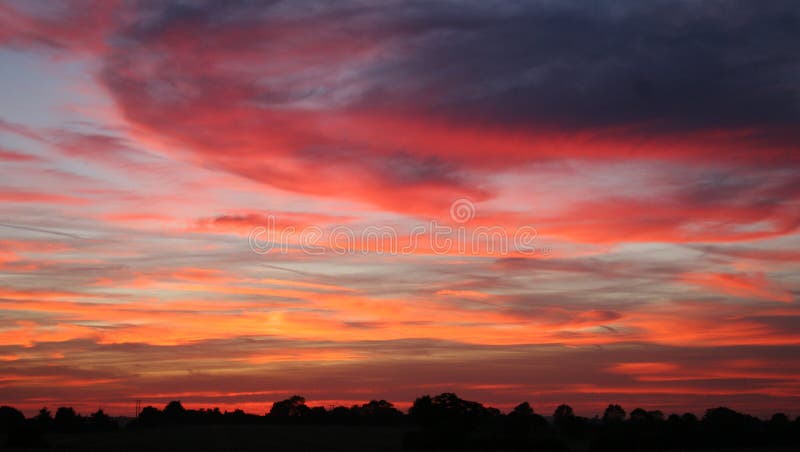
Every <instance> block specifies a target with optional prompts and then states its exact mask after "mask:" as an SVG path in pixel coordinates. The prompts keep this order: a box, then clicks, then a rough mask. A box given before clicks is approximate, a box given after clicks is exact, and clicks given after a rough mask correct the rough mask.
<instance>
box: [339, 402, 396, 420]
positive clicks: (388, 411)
mask: <svg viewBox="0 0 800 452" xmlns="http://www.w3.org/2000/svg"><path fill="white" fill-rule="evenodd" d="M350 411H351V413H353V414H354V415H355V416H358V418H359V419H360V420H361V422H362V423H368V424H390V423H393V422H396V421H398V420H400V419H402V417H403V413H402V412H401V411H400V410H398V409H397V408H395V407H394V405H393V404H392V403H390V402H387V401H386V400H370V401H369V402H368V403H365V404H363V405H361V406H353V408H351V409H350Z"/></svg>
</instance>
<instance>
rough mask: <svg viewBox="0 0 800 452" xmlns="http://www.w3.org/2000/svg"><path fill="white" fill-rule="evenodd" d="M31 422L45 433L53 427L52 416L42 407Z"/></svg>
mask: <svg viewBox="0 0 800 452" xmlns="http://www.w3.org/2000/svg"><path fill="white" fill-rule="evenodd" d="M33 421H34V422H35V423H36V425H37V427H38V428H39V429H40V430H41V431H47V430H49V429H50V428H52V427H53V415H52V414H51V413H50V410H48V409H47V407H42V409H40V410H39V413H37V414H36V416H34V417H33Z"/></svg>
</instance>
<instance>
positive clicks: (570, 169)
mask: <svg viewBox="0 0 800 452" xmlns="http://www.w3.org/2000/svg"><path fill="white" fill-rule="evenodd" d="M798 70H800V6H798V4H797V3H796V2H789V1H787V2H782V1H772V2H734V1H703V2H701V1H686V2H684V1H677V2H662V1H649V2H637V1H609V2H573V1H558V2H553V1H524V2H513V1H463V2H449V1H436V2H418V1H410V2H400V1H381V2H371V1H370V2H367V1H351V0H347V1H343V2H335V3H334V2H331V3H327V2H316V1H305V0H301V1H291V2H290V1H268V2H260V1H242V2H212V1H207V2H202V1H196V2H195V1H191V2H190V1H175V2H159V1H126V2H115V1H96V2H89V1H75V2H44V1H15V0H0V369H2V370H1V371H0V403H2V404H7V405H13V406H16V407H17V408H20V409H22V410H23V411H25V412H26V414H33V413H34V412H35V411H36V410H38V409H39V408H41V407H42V406H48V407H51V408H53V407H57V406H62V405H70V406H73V407H75V408H76V409H78V410H79V411H82V412H84V413H88V412H90V411H94V410H96V409H97V408H103V409H104V410H106V411H107V412H111V413H113V414H119V415H126V414H127V415H131V414H133V412H134V405H135V401H136V400H141V401H142V404H143V405H147V404H153V405H156V406H162V405H163V404H165V403H166V402H167V401H169V400H174V399H178V400H181V401H182V402H183V404H184V405H185V406H187V407H190V408H199V407H221V408H222V409H233V408H244V409H245V410H247V411H251V412H254V413H263V412H265V411H268V409H269V407H270V405H271V403H272V402H273V401H275V400H280V399H284V398H287V397H289V396H291V395H293V394H301V395H304V396H305V397H306V398H307V399H308V400H309V403H310V404H315V405H316V404H320V405H326V406H328V405H332V404H345V405H350V404H354V403H361V402H364V401H368V400H370V399H373V398H378V399H386V400H389V401H392V402H394V403H396V404H397V405H398V406H400V407H402V408H405V407H408V405H409V404H410V402H412V401H413V399H414V398H415V397H417V396H419V395H422V394H438V393H440V392H445V391H448V392H456V393H457V394H459V395H460V396H461V397H464V398H467V399H471V400H478V401H481V402H485V403H487V404H490V405H492V406H496V407H498V408H501V409H504V410H505V409H508V408H510V407H512V406H514V405H515V404H517V403H519V402H521V401H524V400H527V401H529V402H530V403H531V404H532V406H533V407H534V410H536V411H537V412H540V413H544V414H550V413H552V411H553V409H554V408H555V407H556V406H557V405H558V404H560V403H568V404H570V405H572V406H573V407H574V408H575V411H576V412H577V413H578V414H581V415H587V416H591V415H594V414H596V413H599V412H601V411H602V409H603V408H604V407H605V406H606V405H608V404H609V403H619V404H621V405H622V406H623V407H625V408H626V409H628V410H631V409H633V408H635V407H644V408H646V409H661V410H663V411H665V412H667V413H669V412H684V411H694V412H696V413H702V411H703V410H704V409H706V408H710V407H714V406H719V405H726V406H729V407H732V408H734V409H738V410H742V411H746V412H749V413H753V414H757V415H768V414H771V413H773V412H776V411H784V412H787V413H790V414H791V415H794V416H796V415H800V378H798V376H799V375H800V360H798V359H797V356H800V305H798V296H799V295H800V272H799V270H800V234H798V225H800V145H798V143H800V91H799V89H800V82H798V80H800V79H798V77H797V73H798ZM433 231H438V232H436V234H437V235H436V236H435V237H434V234H433Z"/></svg>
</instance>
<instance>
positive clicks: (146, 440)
mask: <svg viewBox="0 0 800 452" xmlns="http://www.w3.org/2000/svg"><path fill="white" fill-rule="evenodd" d="M408 430H409V429H408V428H407V427H403V426H395V427H382V426H375V427H364V426H313V425H307V426H299V425H287V426H278V425H263V426H227V425H226V426H205V427H203V426H186V427H170V428H164V429H152V430H142V431H130V430H120V431H116V432H105V433H79V434H49V435H46V437H45V440H46V441H47V442H48V444H49V445H50V447H49V448H47V449H41V450H51V451H112V450H113V451H117V450H119V451H139V450H146V451H156V450H163V451H169V450H174V451H400V450H404V449H403V447H402V438H403V434H404V433H405V432H406V431H408ZM4 443H5V438H4V435H0V444H4ZM588 449H589V446H588V444H586V443H583V442H575V443H572V444H570V450H573V451H585V450H588ZM0 450H9V451H11V450H19V451H21V450H39V449H31V448H27V449H23V448H2V447H0ZM406 450H407V449H406ZM692 450H694V451H697V452H707V451H716V450H720V451H722V450H727V451H742V452H755V451H770V452H784V451H785V452H789V451H793V450H794V449H792V448H788V447H787V448H767V449H764V448H746V449H692Z"/></svg>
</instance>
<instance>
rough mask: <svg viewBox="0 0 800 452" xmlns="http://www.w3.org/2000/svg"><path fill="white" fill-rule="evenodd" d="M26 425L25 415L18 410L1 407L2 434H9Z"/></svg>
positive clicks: (0, 428)
mask: <svg viewBox="0 0 800 452" xmlns="http://www.w3.org/2000/svg"><path fill="white" fill-rule="evenodd" d="M23 424H25V415H24V414H22V412H21V411H19V410H18V409H16V408H13V407H10V406H5V405H3V406H0V433H8V432H11V431H13V430H16V429H18V428H20V427H21V426H22V425H23Z"/></svg>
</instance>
